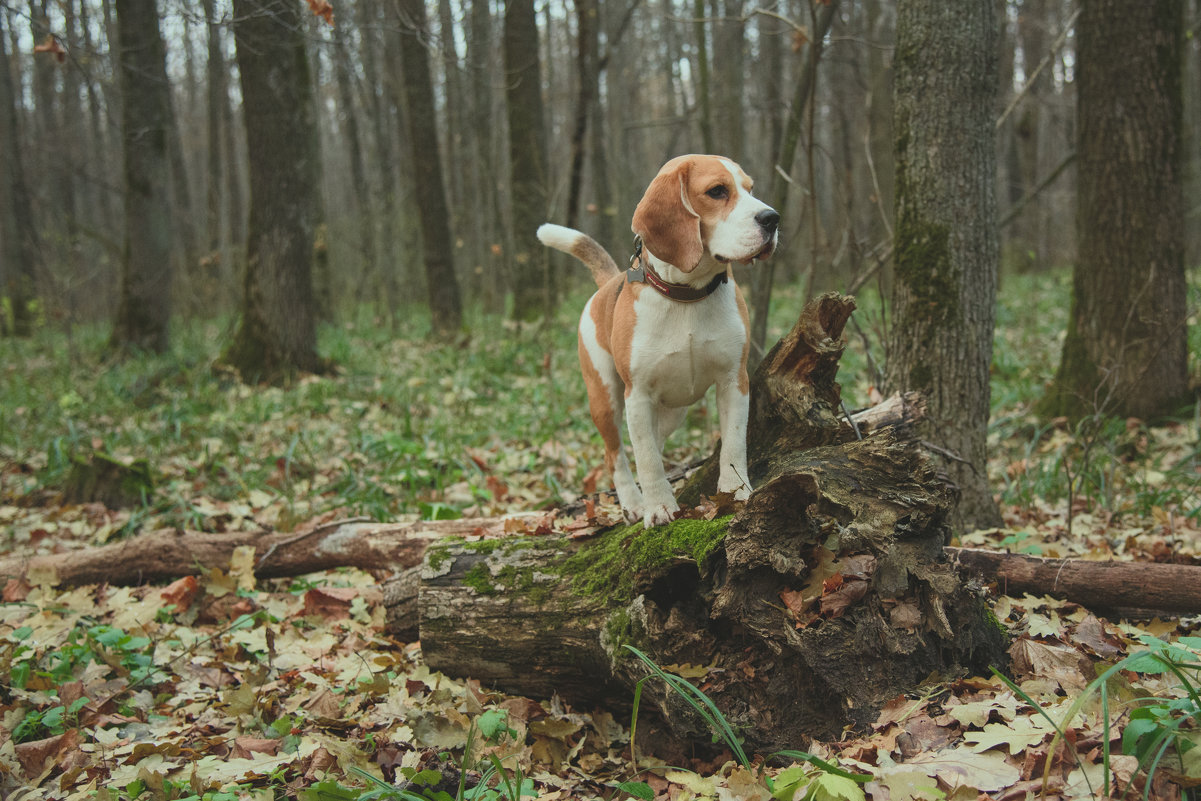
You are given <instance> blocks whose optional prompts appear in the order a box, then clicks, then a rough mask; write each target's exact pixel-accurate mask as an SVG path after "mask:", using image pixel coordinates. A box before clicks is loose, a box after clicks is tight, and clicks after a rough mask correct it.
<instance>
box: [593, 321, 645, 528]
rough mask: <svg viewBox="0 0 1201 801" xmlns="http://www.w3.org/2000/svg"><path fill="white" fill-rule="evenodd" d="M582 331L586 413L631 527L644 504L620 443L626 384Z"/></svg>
mask: <svg viewBox="0 0 1201 801" xmlns="http://www.w3.org/2000/svg"><path fill="white" fill-rule="evenodd" d="M585 319H587V312H585ZM585 328H586V326H584V325H581V330H580V366H581V367H582V368H583V372H584V384H585V385H586V386H587V388H588V411H589V412H590V413H591V415H592V422H593V423H594V424H595V425H596V430H597V431H599V432H600V435H601V439H603V440H604V442H605V470H606V471H607V472H608V473H609V475H610V476H611V477H612V479H613V488H614V489H616V490H617V502H618V503H620V504H621V510H622V513H623V514H624V515H625V518H626V521H627V522H630V523H634V522H636V521H638V520H641V519H642V514H643V512H642V510H643V503H642V491H641V490H639V489H638V482H637V481H635V480H634V471H633V470H631V469H630V460H629V458H628V457H627V456H626V452H625V448H624V447H623V446H622V442H621V427H622V416H623V413H624V410H625V384H623V383H622V380H621V377H620V376H619V375H618V374H617V367H616V365H615V364H614V363H613V357H612V356H611V355H609V352H608V351H606V350H605V349H604V348H601V347H600V346H599V345H598V344H597V343H596V340H595V338H592V339H589V338H588V337H587V333H588V332H587V331H586V330H585Z"/></svg>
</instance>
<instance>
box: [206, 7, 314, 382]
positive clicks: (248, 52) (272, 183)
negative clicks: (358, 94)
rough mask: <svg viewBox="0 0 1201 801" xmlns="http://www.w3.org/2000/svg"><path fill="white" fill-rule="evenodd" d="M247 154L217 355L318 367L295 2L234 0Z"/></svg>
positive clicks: (304, 92) (266, 375) (309, 169)
mask: <svg viewBox="0 0 1201 801" xmlns="http://www.w3.org/2000/svg"><path fill="white" fill-rule="evenodd" d="M233 8H234V16H235V21H234V38H235V40H236V42H237V55H238V71H239V72H240V73H241V76H242V100H243V102H242V114H243V118H244V120H245V124H246V147H247V153H248V155H249V159H250V221H249V232H248V237H247V240H248V241H247V258H246V274H245V283H244V295H243V298H242V311H241V321H240V323H239V326H238V330H237V333H236V334H235V335H234V339H233V341H232V342H231V343H230V345H229V347H228V348H227V349H226V351H225V353H224V354H223V356H222V360H223V361H224V362H225V363H227V364H229V365H230V366H231V367H233V368H234V369H236V370H237V371H238V372H239V373H240V374H241V376H242V378H243V379H244V380H246V381H269V382H274V381H280V380H286V379H288V378H290V377H291V376H293V375H294V374H295V373H297V372H320V371H321V370H323V369H325V367H326V364H325V363H324V361H323V360H322V359H321V358H320V357H319V356H318V355H317V329H316V321H315V310H316V306H315V303H314V298H313V286H312V271H313V242H314V231H315V227H316V225H315V223H316V220H315V216H316V213H317V203H316V192H317V178H318V174H317V171H318V161H317V130H316V122H315V117H314V114H313V94H312V90H311V88H310V85H309V69H308V59H307V57H306V54H305V47H304V31H305V27H304V22H305V18H304V16H303V13H302V11H301V8H300V4H299V2H298V0H284V2H276V1H275V0H235V2H234V6H233Z"/></svg>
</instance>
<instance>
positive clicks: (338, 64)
mask: <svg viewBox="0 0 1201 801" xmlns="http://www.w3.org/2000/svg"><path fill="white" fill-rule="evenodd" d="M333 36H334V77H335V81H336V82H337V87H338V106H339V108H340V109H341V116H342V117H344V118H345V120H346V130H345V132H344V133H345V136H346V141H347V146H348V148H349V153H348V154H347V155H348V158H349V159H350V181H351V186H352V192H351V194H352V195H353V200H352V201H351V202H352V203H353V211H352V214H353V216H354V217H356V218H357V219H358V224H359V225H358V228H359V243H358V250H359V253H360V255H361V256H362V258H363V263H362V265H361V273H360V275H361V278H360V282H359V286H360V287H361V288H366V287H365V286H364V285H365V284H366V283H367V279H368V278H369V277H373V276H374V275H375V270H376V262H377V259H376V250H375V220H376V215H375V203H374V202H373V197H372V193H371V189H370V187H371V183H370V182H369V181H368V180H367V170H366V167H365V163H366V162H365V159H364V157H363V138H362V134H361V132H360V129H359V117H360V111H359V109H358V108H357V106H356V104H355V101H354V81H353V78H352V77H351V69H352V63H353V62H352V61H351V56H350V50H349V48H348V47H347V46H346V29H345V27H343V26H339V25H335V26H334V27H333ZM355 300H356V301H360V300H361V298H360V297H356V298H355Z"/></svg>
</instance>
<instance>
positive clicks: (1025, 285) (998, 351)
mask: <svg viewBox="0 0 1201 801" xmlns="http://www.w3.org/2000/svg"><path fill="white" fill-rule="evenodd" d="M585 295H586V293H584V292H582V291H581V292H579V293H577V296H573V297H571V298H569V299H567V300H565V301H564V303H563V304H562V311H561V313H560V314H559V315H558V317H557V318H556V319H555V320H554V321H552V322H551V323H548V324H547V325H544V326H541V327H526V328H524V329H517V328H515V327H514V326H512V325H511V324H510V323H508V322H506V321H504V320H502V319H500V318H497V317H494V316H485V315H482V314H480V313H478V312H477V313H473V314H470V315H469V316H468V320H467V323H466V325H465V331H466V332H468V333H464V334H462V335H461V336H459V337H457V338H455V339H453V340H451V341H431V340H430V339H429V338H428V334H429V321H428V319H427V316H426V315H424V314H423V313H421V312H420V311H418V312H417V313H416V314H413V315H410V316H409V317H408V318H407V321H406V322H405V323H403V324H402V325H401V326H400V328H399V329H398V330H395V331H394V330H391V329H390V328H389V327H388V326H387V325H386V324H385V322H384V321H382V320H379V319H376V318H374V317H372V316H371V315H370V313H369V309H368V308H367V307H363V308H362V309H361V310H360V312H359V313H357V314H355V315H352V316H350V317H349V318H348V319H346V320H344V321H343V322H340V323H338V324H326V325H323V326H322V327H321V330H320V342H319V349H320V351H321V353H323V354H325V355H327V356H329V357H331V358H333V359H334V360H335V361H336V362H337V364H338V365H339V372H338V374H337V375H335V376H330V377H320V378H315V377H314V378H305V379H303V380H301V381H299V382H298V383H297V384H296V385H295V386H293V387H291V388H289V389H281V388H275V387H257V386H245V385H242V384H240V383H238V382H236V381H235V380H233V379H232V378H231V377H229V376H228V375H226V374H224V373H222V372H221V371H214V370H213V366H212V365H213V361H214V359H215V358H216V356H217V354H218V353H219V352H220V349H221V347H222V346H223V345H224V343H225V341H226V340H227V338H228V337H229V336H230V335H231V334H232V330H233V329H232V325H231V322H230V320H228V319H220V320H209V321H202V320H183V321H180V322H178V323H177V324H176V325H175V327H174V330H173V338H172V342H173V349H172V351H171V352H170V353H169V354H166V355H163V356H150V355H144V356H141V357H137V358H132V359H129V360H126V361H110V360H109V359H108V354H107V353H106V350H105V341H106V339H107V336H108V333H109V331H108V327H107V325H90V326H85V325H76V326H75V327H74V330H73V333H72V337H71V338H70V340H68V338H67V337H66V336H65V335H63V334H62V333H59V332H57V331H53V330H50V329H41V330H39V331H38V332H37V334H36V336H35V337H33V338H32V339H29V340H14V339H2V340H0V370H3V380H0V503H19V504H26V503H29V502H31V501H33V500H36V499H37V498H39V497H42V495H41V494H42V493H46V492H53V491H55V490H56V489H60V488H61V487H62V485H63V482H64V480H65V478H66V475H67V472H68V471H69V470H70V467H71V463H72V458H74V457H81V458H87V457H88V455H89V454H91V453H92V451H94V450H97V451H103V452H105V453H108V454H110V455H112V456H114V457H116V458H117V459H120V460H123V461H126V462H130V461H133V460H135V459H139V458H145V459H148V460H149V462H150V466H151V469H152V471H153V473H154V479H155V485H156V489H155V491H154V493H153V494H152V495H151V497H149V498H148V499H147V502H146V503H145V504H144V505H142V506H141V507H138V508H135V509H132V510H129V511H128V512H126V513H124V514H125V517H124V518H123V521H124V522H123V530H124V531H126V532H129V531H135V530H140V529H145V528H147V527H165V526H179V527H182V528H188V529H195V528H200V529H208V530H217V529H220V528H222V527H229V526H231V525H238V524H240V523H239V521H249V520H250V517H249V515H248V514H242V513H241V511H239V510H240V507H239V506H238V505H239V504H244V503H245V502H246V501H247V499H252V500H253V506H254V507H255V509H260V508H262V507H265V506H266V507H271V508H272V510H273V512H272V514H271V515H270V518H271V523H272V524H273V525H274V526H275V527H277V528H281V529H287V528H288V527H289V526H291V525H295V524H296V523H298V522H301V521H304V520H308V519H311V518H313V517H314V516H316V515H319V514H321V513H324V512H329V511H331V510H339V511H341V512H345V513H348V514H355V515H366V516H370V517H372V518H375V519H380V520H385V519H395V518H396V517H398V516H401V515H406V514H412V515H416V514H426V515H432V514H439V515H447V514H449V515H453V514H458V513H460V512H461V511H462V510H464V509H466V508H468V507H472V506H479V507H483V508H486V507H488V505H489V504H493V503H494V502H499V501H501V500H502V499H501V498H499V497H497V496H498V492H499V493H501V494H504V493H505V492H506V491H507V492H508V494H509V496H510V497H508V498H507V499H504V500H505V501H506V502H507V503H509V504H513V503H518V502H522V501H524V503H525V505H526V506H527V507H532V506H536V505H539V504H542V503H546V502H553V501H556V500H561V499H562V498H564V497H569V496H571V495H572V494H574V493H577V492H578V491H579V489H580V487H581V485H582V484H583V482H584V478H585V476H586V475H587V474H588V472H589V471H590V470H592V469H594V468H595V467H596V466H597V465H598V464H599V463H600V461H601V447H600V442H599V438H598V437H597V436H596V434H595V432H594V431H593V428H592V424H591V421H590V418H589V414H588V409H587V401H586V397H585V393H584V387H583V382H582V379H581V377H580V373H579V369H578V366H577V363H576V356H575V351H576V345H575V319H576V315H577V314H578V309H579V308H580V306H581V305H582V303H583V301H584V298H585ZM1068 295H1069V277H1068V276H1067V274H1066V273H1053V274H1046V275H1040V276H1017V277H1012V278H1007V279H1006V282H1005V285H1004V286H1003V288H1002V293H1001V303H1000V306H999V309H998V315H997V320H998V327H997V335H996V345H995V354H994V359H993V382H992V383H993V422H992V424H991V427H990V432H991V434H990V441H991V449H992V451H993V453H994V460H993V463H992V465H991V474H992V480H993V482H994V486H996V487H997V489H998V491H999V492H1000V494H1001V499H1002V501H1003V502H1004V503H1006V504H1019V505H1020V504H1031V503H1034V502H1036V501H1038V500H1046V501H1051V502H1056V503H1057V502H1061V501H1063V500H1065V499H1067V498H1069V497H1074V498H1081V499H1084V500H1085V501H1087V502H1088V503H1090V504H1093V505H1095V506H1098V507H1100V508H1103V509H1105V510H1106V511H1107V512H1109V513H1111V514H1126V513H1129V514H1142V515H1145V514H1148V513H1150V512H1151V511H1152V510H1155V509H1172V510H1174V511H1175V513H1179V514H1181V515H1185V516H1194V517H1195V516H1196V515H1197V514H1198V513H1199V512H1198V509H1199V508H1201V490H1199V483H1201V473H1198V471H1197V465H1198V462H1199V460H1201V452H1199V450H1198V446H1197V428H1198V423H1197V421H1196V420H1184V421H1182V424H1181V428H1180V429H1179V431H1178V432H1177V433H1176V434H1174V435H1172V434H1170V433H1164V431H1163V430H1155V431H1149V430H1134V431H1128V430H1126V429H1125V428H1124V426H1123V425H1122V424H1121V423H1116V424H1108V425H1107V426H1105V427H1103V428H1101V429H1098V430H1097V431H1094V432H1081V431H1065V430H1062V429H1060V428H1057V427H1056V426H1054V425H1050V424H1047V423H1043V422H1040V421H1038V420H1036V419H1034V418H1033V417H1032V416H1031V415H1030V413H1029V407H1030V404H1031V403H1033V401H1034V400H1036V399H1037V398H1038V397H1039V395H1040V394H1041V392H1042V389H1043V386H1044V385H1045V384H1046V382H1047V381H1048V380H1049V379H1050V377H1051V376H1052V374H1053V372H1054V369H1055V365H1056V363H1057V361H1058V358H1059V353H1058V348H1059V342H1060V334H1061V332H1062V330H1063V327H1064V325H1065V324H1066V319H1067V304H1068ZM1199 301H1201V297H1199V295H1198V290H1197V289H1196V288H1194V291H1193V296H1192V303H1193V305H1194V306H1196V305H1197V304H1198V302H1199ZM858 302H859V311H858V312H856V315H855V321H856V325H854V326H851V327H849V328H848V339H849V344H848V348H847V350H846V354H845V356H844V358H843V364H842V368H841V370H840V374H839V380H840V381H841V383H842V385H843V394H844V397H845V399H846V400H847V403H848V406H851V407H856V406H862V405H864V404H865V403H866V399H867V396H868V391H869V388H870V387H871V386H872V385H873V384H874V383H875V381H876V378H875V377H874V376H873V375H872V365H873V364H875V365H878V364H879V363H880V361H881V360H882V355H883V347H882V344H881V339H882V334H881V332H882V330H883V322H882V321H883V315H882V313H881V304H880V301H879V298H878V296H877V295H876V293H875V292H874V291H873V290H867V291H864V292H862V293H861V294H860V296H859V298H858ZM801 305H802V304H801V302H800V300H799V299H798V298H797V297H796V294H795V291H792V292H790V291H788V290H783V291H781V292H780V293H779V295H778V296H777V301H776V303H775V304H774V310H773V319H772V321H771V325H770V326H769V338H771V339H773V341H774V338H775V337H777V336H779V335H780V334H782V333H784V332H785V331H786V330H787V329H788V328H789V327H790V326H791V324H792V322H793V321H794V319H795V316H796V314H797V312H798V311H799V309H800V306H801ZM1190 336H1191V337H1192V338H1193V340H1194V345H1195V346H1196V347H1195V349H1194V350H1195V352H1196V351H1201V334H1199V333H1198V327H1197V326H1193V328H1192V329H1191V331H1190ZM1194 361H1195V357H1194ZM1194 369H1196V366H1195V364H1194ZM715 429H716V404H715V403H714V402H713V401H712V396H710V397H709V398H708V399H707V400H706V401H705V402H703V403H702V404H700V405H699V407H698V408H696V409H695V410H694V411H692V412H690V414H689V417H688V418H687V420H686V423H685V425H684V426H683V428H682V431H681V432H678V433H677V434H676V435H675V436H673V438H672V440H670V441H669V448H668V458H669V459H671V460H674V461H676V462H683V461H688V460H690V459H692V458H695V457H696V456H698V455H701V454H703V453H704V452H706V451H707V450H708V449H709V448H710V447H711V446H712V444H713V442H714V437H715ZM1017 463H1022V464H1023V465H1024V467H1023V469H1021V470H1016V471H1015V470H1013V469H1011V468H1012V466H1013V465H1014V464H1017ZM223 507H232V509H233V511H230V508H223ZM241 524H244V525H250V523H249V522H243V523H241Z"/></svg>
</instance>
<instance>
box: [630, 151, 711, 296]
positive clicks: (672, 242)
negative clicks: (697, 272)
mask: <svg viewBox="0 0 1201 801" xmlns="http://www.w3.org/2000/svg"><path fill="white" fill-rule="evenodd" d="M669 166H670V165H669ZM687 186H688V162H687V161H682V162H680V163H679V164H678V165H677V166H676V167H675V168H674V169H666V168H665V169H663V170H660V171H659V174H658V175H656V176H655V180H653V181H651V185H650V186H648V187H647V189H646V194H644V195H643V196H642V200H640V201H639V202H638V208H636V209H634V220H633V222H632V223H631V224H630V227H631V228H632V229H633V230H634V233H635V234H637V235H638V236H640V237H642V243H643V245H645V246H646V249H647V250H649V251H650V252H651V253H653V254H655V255H656V256H658V257H659V258H660V259H663V261H665V262H667V263H668V264H671V265H672V266H673V267H676V268H678V269H680V270H683V271H684V272H686V273H687V272H691V271H692V270H693V269H694V268H695V267H696V265H698V264H700V261H701V256H702V255H703V253H704V250H705V248H704V245H703V244H702V243H701V217H700V215H699V214H697V213H696V212H695V211H693V209H692V204H690V203H689V202H688V194H687Z"/></svg>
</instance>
